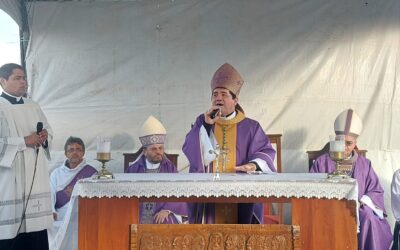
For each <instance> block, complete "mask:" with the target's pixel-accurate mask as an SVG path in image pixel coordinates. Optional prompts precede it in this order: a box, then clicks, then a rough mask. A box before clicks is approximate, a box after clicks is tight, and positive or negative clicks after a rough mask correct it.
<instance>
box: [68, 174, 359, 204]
mask: <svg viewBox="0 0 400 250" xmlns="http://www.w3.org/2000/svg"><path fill="white" fill-rule="evenodd" d="M326 177H327V175H326V174H311V173H301V174H288V173H285V174H272V175H267V174H259V175H249V174H220V180H217V181H214V180H213V174H194V173H192V174H179V173H178V174H172V173H167V174H162V173H157V174H115V179H113V180H97V179H83V180H81V181H79V182H78V183H77V184H76V186H75V188H74V191H73V196H80V197H86V198H93V197H98V198H101V197H108V198H111V197H119V198H121V197H128V198H130V197H147V198H149V197H157V198H159V197H172V196H174V197H191V196H194V197H211V196H213V197H250V196H252V197H283V198H300V197H304V198H319V199H321V198H327V199H347V200H356V201H357V200H358V190H357V182H356V180H354V179H338V180H337V179H333V180H332V179H327V178H326Z"/></svg>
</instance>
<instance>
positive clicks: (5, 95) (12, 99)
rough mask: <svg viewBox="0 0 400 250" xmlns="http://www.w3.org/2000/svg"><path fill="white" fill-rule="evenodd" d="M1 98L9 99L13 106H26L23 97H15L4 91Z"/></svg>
mask: <svg viewBox="0 0 400 250" xmlns="http://www.w3.org/2000/svg"><path fill="white" fill-rule="evenodd" d="M1 97H3V98H5V99H7V100H8V101H9V102H10V103H11V104H24V100H23V99H22V96H13V95H10V94H9V93H7V92H5V91H4V90H3V93H1Z"/></svg>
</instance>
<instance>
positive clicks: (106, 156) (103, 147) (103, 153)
mask: <svg viewBox="0 0 400 250" xmlns="http://www.w3.org/2000/svg"><path fill="white" fill-rule="evenodd" d="M97 159H98V160H105V161H109V160H110V159H111V138H109V137H103V136H98V137H97Z"/></svg>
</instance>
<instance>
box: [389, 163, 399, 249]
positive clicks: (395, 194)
mask: <svg viewBox="0 0 400 250" xmlns="http://www.w3.org/2000/svg"><path fill="white" fill-rule="evenodd" d="M391 203H392V212H393V216H394V218H395V219H396V224H395V226H394V233H393V245H392V250H399V249H400V241H399V239H400V169H398V170H396V172H394V174H393V179H392V185H391Z"/></svg>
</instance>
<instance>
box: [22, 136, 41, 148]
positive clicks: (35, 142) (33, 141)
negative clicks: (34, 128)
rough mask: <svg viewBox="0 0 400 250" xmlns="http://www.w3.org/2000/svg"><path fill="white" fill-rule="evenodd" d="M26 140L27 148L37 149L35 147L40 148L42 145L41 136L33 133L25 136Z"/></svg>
mask: <svg viewBox="0 0 400 250" xmlns="http://www.w3.org/2000/svg"><path fill="white" fill-rule="evenodd" d="M24 140H25V145H26V146H27V147H31V148H35V147H40V145H42V141H41V139H40V136H39V135H37V134H36V133H32V134H30V135H28V136H25V137H24Z"/></svg>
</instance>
